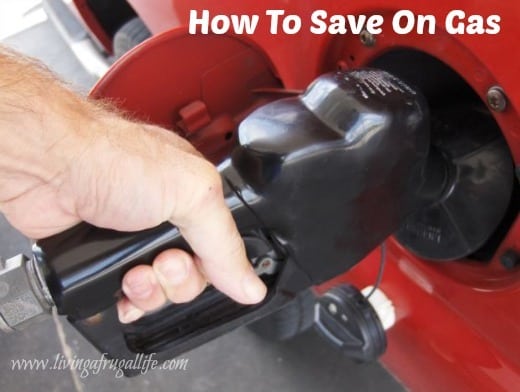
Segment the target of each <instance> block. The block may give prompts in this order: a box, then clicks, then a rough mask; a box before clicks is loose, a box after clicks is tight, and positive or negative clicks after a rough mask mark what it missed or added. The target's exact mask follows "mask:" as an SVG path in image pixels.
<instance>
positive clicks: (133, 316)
mask: <svg viewBox="0 0 520 392" xmlns="http://www.w3.org/2000/svg"><path fill="white" fill-rule="evenodd" d="M143 314H144V311H143V310H141V309H139V308H138V307H136V306H135V305H134V304H132V302H130V300H129V299H128V298H126V297H124V298H121V299H120V300H119V301H118V302H117V315H118V317H119V321H120V322H121V323H123V324H128V323H131V322H134V321H135V320H137V319H138V318H140V317H141V316H142V315H143Z"/></svg>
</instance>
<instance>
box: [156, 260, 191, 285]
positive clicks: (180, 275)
mask: <svg viewBox="0 0 520 392" xmlns="http://www.w3.org/2000/svg"><path fill="white" fill-rule="evenodd" d="M159 274H160V275H161V276H162V279H163V280H164V281H165V282H166V283H168V284H170V285H178V284H181V283H183V282H184V281H185V280H186V278H187V277H188V262H187V261H186V259H184V258H182V257H181V258H175V259H169V260H168V262H167V263H163V264H162V265H160V266H159Z"/></svg>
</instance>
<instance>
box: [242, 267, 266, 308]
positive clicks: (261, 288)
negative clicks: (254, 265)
mask: <svg viewBox="0 0 520 392" xmlns="http://www.w3.org/2000/svg"><path fill="white" fill-rule="evenodd" d="M242 287H243V289H244V292H245V293H246V295H247V297H248V298H249V301H250V302H251V303H253V304H256V303H258V302H260V301H261V300H263V299H264V297H265V295H266V293H267V287H265V285H264V283H263V282H262V281H261V280H260V278H259V277H258V276H256V274H255V273H254V272H253V271H251V272H248V273H247V274H246V275H245V276H244V278H243V279H242Z"/></svg>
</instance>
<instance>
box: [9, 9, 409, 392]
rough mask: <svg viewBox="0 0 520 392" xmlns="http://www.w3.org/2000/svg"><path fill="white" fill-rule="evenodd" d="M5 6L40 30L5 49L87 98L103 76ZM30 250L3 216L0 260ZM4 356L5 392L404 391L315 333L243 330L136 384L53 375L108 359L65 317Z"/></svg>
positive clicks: (46, 26) (32, 330)
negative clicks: (64, 365)
mask: <svg viewBox="0 0 520 392" xmlns="http://www.w3.org/2000/svg"><path fill="white" fill-rule="evenodd" d="M1 3H2V4H0V13H3V11H4V9H5V8H6V7H7V6H8V3H11V4H13V6H14V5H17V6H18V7H20V4H21V3H24V4H25V5H27V4H30V5H31V7H36V8H34V9H33V10H32V12H38V14H37V15H36V16H34V15H33V19H35V23H36V24H34V23H33V25H32V26H31V24H29V26H31V27H28V28H25V29H21V31H17V32H16V34H14V35H12V34H11V35H8V34H6V33H5V31H1V30H0V39H1V40H2V41H3V43H4V44H6V45H8V46H11V47H13V48H15V49H17V50H19V51H21V52H23V53H25V54H28V55H30V56H33V57H36V58H38V59H40V60H41V61H42V62H44V63H45V64H46V65H47V66H48V67H49V68H51V69H52V70H53V71H54V72H55V73H56V74H57V75H58V76H59V77H61V78H63V79H64V80H66V81H67V82H68V83H69V85H70V87H71V88H73V89H74V90H76V91H78V92H80V93H86V92H87V91H88V89H89V88H90V87H91V86H92V85H93V83H94V82H95V78H94V77H93V76H91V75H89V74H88V73H86V71H85V70H84V69H83V68H82V67H81V65H80V63H79V62H78V61H77V60H76V59H75V57H74V56H73V54H72V52H71V51H70V50H69V48H68V46H67V45H66V44H65V42H64V41H63V40H62V39H61V37H60V35H59V34H58V33H57V32H56V30H55V29H54V26H53V25H52V24H51V22H50V21H48V20H46V18H45V17H44V16H43V17H42V15H41V14H40V13H39V12H40V10H39V9H38V3H39V2H38V1H34V0H31V1H29V0H16V1H14V0H10V1H6V0H2V2H1ZM4 17H5V13H4ZM0 19H1V18H0ZM20 23H21V22H20ZM18 26H19V24H17V25H16V27H18ZM19 30H20V29H19ZM2 34H3V35H2ZM29 251H30V242H29V240H28V239H27V238H25V237H24V236H22V235H21V234H20V233H18V232H17V231H16V230H15V229H13V228H12V227H11V226H10V225H9V223H8V222H7V221H6V220H5V218H3V217H2V216H1V215H0V256H1V257H2V258H4V259H5V258H8V257H11V256H13V255H15V254H17V253H20V252H25V253H26V254H28V253H29ZM0 353H1V354H0V391H17V392H18V391H32V390H42V391H55V392H62V391H63V392H65V391H66V392H69V391H77V392H81V391H128V392H132V391H143V390H147V391H175V392H176V391H194V392H199V391H200V392H202V391H230V392H235V391H237V392H238V391H248V392H262V391H287V392H292V391H294V392H296V391H299V392H306V391H309V392H311V391H312V392H314V391H322V392H329V391H330V392H332V391H334V392H336V391H367V392H371V391H386V392H394V391H395V392H397V391H403V387H402V386H400V385H399V384H398V382H397V381H396V380H395V379H394V378H393V377H392V376H391V375H389V374H388V373H387V372H386V371H385V370H384V369H383V368H382V367H381V366H380V365H379V364H377V363H376V364H357V363H354V362H352V361H350V360H349V359H348V358H346V357H344V356H343V355H342V354H341V353H340V352H338V351H337V350H335V349H334V348H333V347H331V346H329V345H328V344H327V343H325V342H324V341H323V340H322V339H321V338H320V337H319V336H317V335H316V334H315V332H314V331H309V332H307V333H305V334H303V335H300V336H298V337H296V338H294V339H292V340H290V341H287V342H283V343H281V342H273V341H268V340H264V339H262V338H260V337H258V336H257V335H255V334H254V333H252V332H251V331H249V330H248V329H247V328H241V329H238V330H236V331H234V332H232V333H229V334H227V335H225V336H222V337H221V338H218V339H216V340H214V341H212V342H210V343H208V344H206V345H204V346H202V347H199V348H197V349H195V350H192V351H191V352H189V353H187V354H185V355H183V356H182V357H180V358H178V359H187V363H186V366H185V370H182V369H177V370H154V371H151V372H149V373H147V374H146V375H144V376H139V377H135V378H131V379H127V378H120V377H119V374H118V373H117V372H115V371H114V370H111V369H104V370H101V371H100V372H99V373H98V374H92V373H97V372H96V371H95V370H91V372H90V373H91V374H89V375H86V374H85V373H82V372H81V370H80V369H75V370H74V369H70V368H69V369H61V370H56V369H54V370H52V369H49V367H52V365H53V364H56V363H57V362H59V361H73V360H76V361H78V360H80V359H83V360H84V361H86V360H89V359H90V360H91V361H93V360H96V359H99V358H100V357H101V354H100V353H99V352H97V351H96V350H95V349H94V348H93V347H92V346H91V345H90V344H89V343H88V342H87V341H86V340H85V339H84V338H83V337H82V336H81V335H80V334H79V333H78V332H76V330H75V329H73V328H72V327H71V326H70V325H69V324H68V322H67V321H66V320H65V319H64V318H61V317H58V316H54V317H49V318H48V319H46V320H44V321H41V322H39V323H37V324H33V325H30V326H29V327H28V328H27V329H25V330H24V331H20V332H16V333H13V334H11V335H3V336H1V335H0ZM23 359H25V360H30V359H32V360H34V359H36V360H43V361H44V360H48V361H49V364H48V365H47V368H46V369H43V368H42V367H43V365H42V366H41V367H40V368H39V369H35V368H33V369H32V370H30V369H25V370H19V369H18V370H16V369H13V366H16V363H18V364H20V362H16V361H20V360H23ZM69 363H70V362H69ZM76 363H78V362H76ZM13 364H14V365H13ZM72 367H74V366H72Z"/></svg>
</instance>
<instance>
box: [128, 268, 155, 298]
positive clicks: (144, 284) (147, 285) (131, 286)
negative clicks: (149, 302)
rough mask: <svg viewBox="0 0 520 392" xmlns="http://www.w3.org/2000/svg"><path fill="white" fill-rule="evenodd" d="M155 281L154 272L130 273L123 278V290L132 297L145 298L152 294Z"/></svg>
mask: <svg viewBox="0 0 520 392" xmlns="http://www.w3.org/2000/svg"><path fill="white" fill-rule="evenodd" d="M155 283H156V282H155V277H154V274H144V276H143V275H140V276H135V275H131V276H130V277H125V279H123V291H124V292H125V294H126V295H129V296H131V297H132V298H147V297H149V296H150V295H151V294H152V291H153V286H154V285H155Z"/></svg>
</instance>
